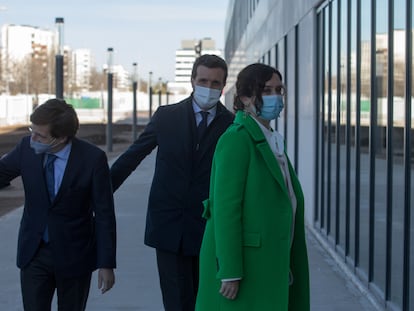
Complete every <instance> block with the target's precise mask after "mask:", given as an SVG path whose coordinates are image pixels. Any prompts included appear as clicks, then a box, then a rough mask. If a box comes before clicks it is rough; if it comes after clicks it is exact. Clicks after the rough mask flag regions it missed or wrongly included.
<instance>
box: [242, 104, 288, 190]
mask: <svg viewBox="0 0 414 311" xmlns="http://www.w3.org/2000/svg"><path fill="white" fill-rule="evenodd" d="M235 123H239V124H242V125H243V126H244V127H245V129H246V130H247V132H248V133H249V134H250V136H251V137H252V139H253V141H254V142H255V144H256V148H257V150H258V151H259V152H260V154H261V155H262V157H263V160H264V161H265V163H266V166H267V167H268V169H269V171H270V173H271V174H272V176H273V177H274V179H275V180H276V181H277V182H278V183H279V185H280V187H282V189H283V190H284V191H285V192H287V191H288V189H287V187H286V183H285V181H284V178H283V174H282V171H281V169H280V166H279V163H278V162H277V160H276V158H275V156H274V154H273V152H272V150H271V149H270V147H269V144H268V143H267V141H266V138H265V136H264V134H263V132H262V130H261V129H260V127H259V125H257V123H256V121H255V120H253V118H252V117H251V116H249V115H248V114H247V113H245V112H238V113H237V115H236V119H235Z"/></svg>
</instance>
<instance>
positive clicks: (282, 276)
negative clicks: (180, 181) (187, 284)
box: [196, 112, 310, 311]
mask: <svg viewBox="0 0 414 311" xmlns="http://www.w3.org/2000/svg"><path fill="white" fill-rule="evenodd" d="M289 170H290V175H291V179H292V184H293V188H294V191H295V194H296V198H297V211H296V218H295V227H294V240H293V244H292V248H291V246H290V244H291V228H292V217H293V211H292V205H291V201H290V198H289V194H288V190H287V187H286V184H285V182H284V179H283V175H282V172H281V170H280V168H279V164H278V162H277V160H276V158H275V156H274V154H273V153H272V151H271V149H270V147H269V145H268V143H267V141H266V138H265V136H264V134H263V132H262V130H261V129H260V127H259V126H258V125H257V123H256V121H255V120H253V119H252V117H250V116H249V115H247V114H245V113H244V112H238V113H237V115H236V119H235V121H234V124H233V125H231V126H230V127H229V128H228V130H227V131H226V132H225V133H224V134H223V135H222V136H221V138H220V140H219V142H218V144H217V147H216V151H215V154H214V159H213V167H212V172H211V174H212V175H211V182H210V196H209V199H208V200H206V201H205V202H204V204H205V211H204V217H205V218H206V219H207V225H206V230H205V233H204V237H203V242H202V246H201V253H200V283H199V291H198V296H197V303H196V311H227V310H237V311H287V310H294V311H308V310H309V309H310V307H309V270H308V257H307V251H306V244H305V231H304V198H303V193H302V189H301V186H300V183H299V180H298V178H297V176H296V174H295V172H294V170H293V168H292V166H291V164H290V163H289ZM289 268H290V270H291V272H292V274H293V284H292V285H291V286H289ZM232 278H241V279H242V280H241V282H240V288H239V293H238V296H237V298H236V299H235V300H228V299H226V298H224V297H223V296H222V295H221V294H220V293H219V289H220V286H221V279H232Z"/></svg>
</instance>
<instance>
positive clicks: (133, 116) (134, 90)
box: [132, 63, 138, 141]
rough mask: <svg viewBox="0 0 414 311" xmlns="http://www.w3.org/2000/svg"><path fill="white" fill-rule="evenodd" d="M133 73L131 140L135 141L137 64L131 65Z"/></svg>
mask: <svg viewBox="0 0 414 311" xmlns="http://www.w3.org/2000/svg"><path fill="white" fill-rule="evenodd" d="M132 66H133V73H132V94H133V104H132V139H133V141H135V140H136V139H137V85H138V72H137V63H133V64H132Z"/></svg>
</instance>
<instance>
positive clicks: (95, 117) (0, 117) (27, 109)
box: [0, 90, 188, 127]
mask: <svg viewBox="0 0 414 311" xmlns="http://www.w3.org/2000/svg"><path fill="white" fill-rule="evenodd" d="M81 96H82V97H87V98H97V99H99V101H100V107H99V108H91V109H89V108H76V112H77V114H78V117H79V121H80V123H106V120H107V117H108V116H107V107H108V97H107V94H106V92H90V93H82V95H81ZM187 96H188V95H169V96H168V104H172V103H176V102H178V101H180V100H182V99H184V98H185V97H187ZM53 97H54V95H53V94H41V95H38V103H39V104H42V103H44V102H45V101H46V100H48V99H49V98H53ZM112 104H113V107H112V122H114V123H116V122H121V123H131V122H132V110H133V97H132V93H131V92H117V91H116V90H114V91H113V99H112ZM166 104H167V96H166V95H165V94H162V95H161V105H166ZM35 105H36V101H35V96H34V95H16V96H10V95H0V127H4V126H15V125H27V124H29V123H30V119H29V118H30V114H31V113H32V112H33V108H34V107H35ZM158 106H159V96H158V94H154V95H153V97H152V112H155V110H156V109H157V108H158ZM137 115H138V117H142V118H146V119H148V117H149V98H148V94H147V93H142V92H137Z"/></svg>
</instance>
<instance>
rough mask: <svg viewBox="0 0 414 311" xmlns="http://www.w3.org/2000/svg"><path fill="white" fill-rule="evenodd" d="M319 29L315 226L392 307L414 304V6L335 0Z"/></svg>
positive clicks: (321, 15) (385, 0)
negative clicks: (413, 132) (413, 193)
mask: <svg viewBox="0 0 414 311" xmlns="http://www.w3.org/2000/svg"><path fill="white" fill-rule="evenodd" d="M407 30H408V32H407ZM317 31H318V33H317V37H318V44H317V53H316V54H317V55H318V60H319V61H318V65H317V66H318V71H317V72H318V73H319V74H318V78H319V79H320V81H319V88H318V90H317V91H318V94H317V95H318V96H317V98H318V102H317V105H318V114H319V118H318V121H317V122H318V124H316V126H317V127H318V131H317V133H318V134H317V135H319V141H320V145H319V146H318V149H317V150H316V152H317V156H316V159H318V162H319V165H318V167H319V169H318V172H317V175H318V180H317V185H318V187H317V189H316V191H317V193H316V196H317V199H316V202H317V205H315V209H316V211H315V222H314V225H315V226H316V227H317V228H318V229H320V232H321V233H322V234H324V235H326V237H327V239H329V240H330V241H331V244H332V247H334V248H335V250H336V251H337V252H338V253H339V254H341V255H342V256H343V259H344V261H345V262H347V264H348V265H349V266H350V267H352V268H353V269H354V271H355V273H357V274H358V276H359V277H360V279H361V280H362V281H363V282H365V283H366V284H367V286H368V287H369V288H370V290H371V291H372V292H373V293H374V294H375V295H376V296H377V297H379V299H380V300H382V301H384V302H386V305H387V306H389V308H390V309H391V308H393V309H397V310H414V304H413V302H412V300H413V297H414V296H413V290H412V289H411V292H410V287H411V288H412V287H413V285H411V284H410V280H411V279H412V277H411V278H410V276H412V275H413V272H412V271H410V267H414V265H413V264H414V260H413V256H412V252H413V250H412V249H413V247H412V244H413V233H412V232H413V230H412V229H411V228H412V215H411V207H412V203H411V201H412V199H411V193H412V181H411V179H412V169H411V162H412V161H413V156H412V147H413V144H412V138H411V136H412V134H411V133H412V127H413V126H412V120H413V115H412V108H411V105H412V96H411V92H412V91H411V90H412V83H411V81H412V79H411V74H412V57H413V55H412V47H411V45H412V3H411V1H403V0H395V1H390V0H376V1H374V0H372V1H361V0H348V1H345V0H336V1H330V2H327V3H326V4H325V5H324V7H322V8H319V10H318V11H317ZM410 253H411V254H410ZM410 285H411V286H410ZM410 298H411V301H410Z"/></svg>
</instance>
